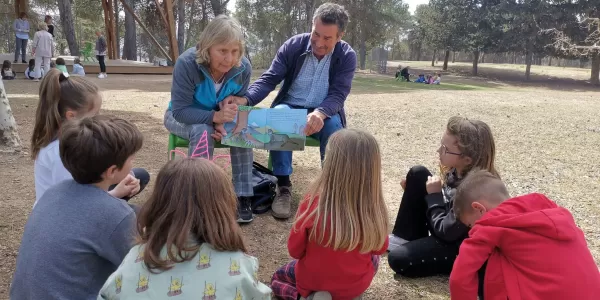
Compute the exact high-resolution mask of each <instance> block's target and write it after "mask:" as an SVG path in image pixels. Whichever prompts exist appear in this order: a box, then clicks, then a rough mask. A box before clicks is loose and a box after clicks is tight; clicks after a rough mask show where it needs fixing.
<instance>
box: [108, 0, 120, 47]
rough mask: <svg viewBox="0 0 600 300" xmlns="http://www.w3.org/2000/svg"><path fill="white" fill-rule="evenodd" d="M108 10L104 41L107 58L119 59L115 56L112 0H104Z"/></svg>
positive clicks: (115, 40) (115, 42) (115, 43)
mask: <svg viewBox="0 0 600 300" xmlns="http://www.w3.org/2000/svg"><path fill="white" fill-rule="evenodd" d="M106 4H107V6H106V7H107V12H108V27H106V43H107V46H108V58H109V59H119V58H118V57H117V37H116V34H115V26H116V24H115V10H114V7H113V1H111V0H106Z"/></svg>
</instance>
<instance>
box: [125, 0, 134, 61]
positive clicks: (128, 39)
mask: <svg viewBox="0 0 600 300" xmlns="http://www.w3.org/2000/svg"><path fill="white" fill-rule="evenodd" d="M125 2H126V3H127V5H129V7H131V9H132V10H134V12H135V0H125ZM136 38H137V34H136V27H135V19H134V18H133V16H132V15H131V14H130V13H129V12H128V11H125V42H124V43H123V57H124V58H125V59H126V60H137V41H136Z"/></svg>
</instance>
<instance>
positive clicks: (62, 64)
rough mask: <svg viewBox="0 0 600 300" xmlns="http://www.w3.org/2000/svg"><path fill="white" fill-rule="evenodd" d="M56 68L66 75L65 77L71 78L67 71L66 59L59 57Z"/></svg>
mask: <svg viewBox="0 0 600 300" xmlns="http://www.w3.org/2000/svg"><path fill="white" fill-rule="evenodd" d="M56 68H57V69H58V70H59V71H61V72H62V73H63V75H65V77H69V71H67V66H66V63H65V59H64V58H62V57H59V58H57V59H56Z"/></svg>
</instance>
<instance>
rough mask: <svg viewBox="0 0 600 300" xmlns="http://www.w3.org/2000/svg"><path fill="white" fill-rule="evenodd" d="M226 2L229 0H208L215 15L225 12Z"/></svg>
mask: <svg viewBox="0 0 600 300" xmlns="http://www.w3.org/2000/svg"><path fill="white" fill-rule="evenodd" d="M227 3H229V0H225V1H223V0H210V6H211V7H212V11H213V13H215V16H218V15H221V14H223V13H224V12H225V8H227Z"/></svg>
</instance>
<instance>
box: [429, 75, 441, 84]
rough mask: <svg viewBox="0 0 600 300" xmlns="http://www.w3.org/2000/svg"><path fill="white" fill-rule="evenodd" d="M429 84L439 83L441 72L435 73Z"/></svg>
mask: <svg viewBox="0 0 600 300" xmlns="http://www.w3.org/2000/svg"><path fill="white" fill-rule="evenodd" d="M431 81H432V82H431V84H440V83H441V82H442V74H441V73H435V76H434V77H433V78H432V79H431Z"/></svg>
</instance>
